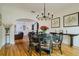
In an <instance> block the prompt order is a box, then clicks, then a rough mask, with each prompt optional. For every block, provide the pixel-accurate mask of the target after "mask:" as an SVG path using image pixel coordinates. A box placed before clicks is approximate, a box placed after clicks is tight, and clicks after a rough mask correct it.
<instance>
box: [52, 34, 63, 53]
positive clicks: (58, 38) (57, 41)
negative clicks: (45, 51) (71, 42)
mask: <svg viewBox="0 0 79 59" xmlns="http://www.w3.org/2000/svg"><path fill="white" fill-rule="evenodd" d="M52 38H53V40H52V46H53V48H55V47H58V48H59V50H60V53H61V54H62V49H61V45H62V41H63V33H59V34H56V35H53V36H52ZM52 52H53V51H52Z"/></svg>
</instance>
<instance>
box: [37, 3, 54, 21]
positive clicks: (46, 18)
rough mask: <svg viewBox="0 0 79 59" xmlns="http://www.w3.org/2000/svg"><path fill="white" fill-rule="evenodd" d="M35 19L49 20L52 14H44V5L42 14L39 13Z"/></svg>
mask: <svg viewBox="0 0 79 59" xmlns="http://www.w3.org/2000/svg"><path fill="white" fill-rule="evenodd" d="M36 18H37V19H38V20H49V19H51V18H53V14H50V13H49V12H48V13H47V12H46V5H45V3H44V12H43V13H41V15H37V16H36Z"/></svg>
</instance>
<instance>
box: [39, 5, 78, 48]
mask: <svg viewBox="0 0 79 59" xmlns="http://www.w3.org/2000/svg"><path fill="white" fill-rule="evenodd" d="M78 11H79V6H70V7H68V8H66V9H63V10H62V11H59V12H54V18H55V17H60V22H61V24H60V28H50V27H51V20H48V21H39V23H40V25H47V26H48V27H49V28H50V29H49V30H48V31H49V32H51V31H52V32H55V30H56V32H59V31H60V30H63V31H64V33H66V30H67V33H78V34H79V26H78V27H66V28H64V27H63V16H64V15H67V14H72V13H75V12H78ZM63 43H65V44H70V37H69V36H64V40H63ZM73 44H74V46H78V47H79V36H75V37H74V43H73Z"/></svg>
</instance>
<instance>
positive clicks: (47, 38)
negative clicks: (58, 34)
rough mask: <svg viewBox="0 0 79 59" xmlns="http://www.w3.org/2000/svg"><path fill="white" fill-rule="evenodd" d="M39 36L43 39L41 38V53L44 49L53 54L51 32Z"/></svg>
mask: <svg viewBox="0 0 79 59" xmlns="http://www.w3.org/2000/svg"><path fill="white" fill-rule="evenodd" d="M39 38H40V39H42V40H40V53H41V52H42V51H44V52H46V53H47V54H48V55H51V48H52V41H51V40H52V35H51V34H41V36H40V37H39ZM40 55H41V54H40Z"/></svg>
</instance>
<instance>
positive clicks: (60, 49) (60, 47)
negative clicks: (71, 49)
mask: <svg viewBox="0 0 79 59" xmlns="http://www.w3.org/2000/svg"><path fill="white" fill-rule="evenodd" d="M58 47H59V50H60V53H61V54H62V50H61V45H59V46H58Z"/></svg>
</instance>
